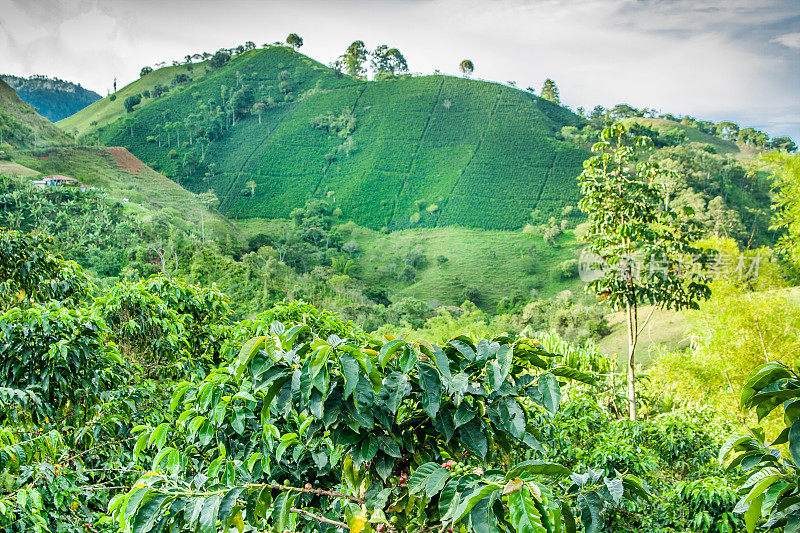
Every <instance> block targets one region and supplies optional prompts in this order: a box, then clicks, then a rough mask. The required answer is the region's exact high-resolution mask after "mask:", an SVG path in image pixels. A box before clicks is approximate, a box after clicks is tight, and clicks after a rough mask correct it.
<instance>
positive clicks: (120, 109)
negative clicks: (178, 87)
mask: <svg viewBox="0 0 800 533" xmlns="http://www.w3.org/2000/svg"><path fill="white" fill-rule="evenodd" d="M188 72H189V69H188V67H187V66H186V65H179V66H171V67H164V68H161V69H158V70H156V71H154V72H151V73H150V74H149V75H148V76H146V77H143V78H141V79H139V80H137V81H136V82H134V83H131V84H130V85H126V86H125V87H123V88H121V89H120V90H118V91H117V92H115V93H114V94H113V95H108V96H106V97H105V98H102V99H100V100H98V101H96V102H94V103H92V105H90V106H88V107H86V108H84V109H82V110H81V111H80V112H78V113H75V114H73V115H71V116H68V117H66V118H64V119H63V120H60V121H58V126H59V127H60V128H61V129H63V130H64V131H68V132H70V133H73V134H74V135H76V136H77V137H78V138H81V137H82V136H84V135H85V134H87V133H89V132H90V131H91V130H94V129H95V127H96V126H104V125H106V124H110V123H111V122H113V121H115V120H117V119H118V118H120V117H122V116H124V115H125V99H126V98H127V97H128V96H132V95H134V94H140V93H142V92H145V91H152V90H153V89H154V88H155V87H156V86H157V85H159V84H161V85H169V84H170V82H171V81H172V80H173V79H174V78H175V76H177V75H178V74H187V73H188Z"/></svg>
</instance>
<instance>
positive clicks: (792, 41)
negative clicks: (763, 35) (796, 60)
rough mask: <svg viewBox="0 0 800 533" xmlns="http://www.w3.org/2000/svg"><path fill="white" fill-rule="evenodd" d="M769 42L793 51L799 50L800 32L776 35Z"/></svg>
mask: <svg viewBox="0 0 800 533" xmlns="http://www.w3.org/2000/svg"><path fill="white" fill-rule="evenodd" d="M770 42H771V43H778V44H782V45H783V46H785V47H787V48H793V49H794V50H800V31H797V32H794V33H784V34H783V35H778V36H777V37H775V38H774V39H772V40H771V41H770Z"/></svg>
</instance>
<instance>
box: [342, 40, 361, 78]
mask: <svg viewBox="0 0 800 533" xmlns="http://www.w3.org/2000/svg"><path fill="white" fill-rule="evenodd" d="M366 60H367V48H366V46H364V41H354V42H353V43H352V44H351V45H350V46H348V47H347V50H346V51H345V53H344V55H342V56H341V61H342V66H343V67H344V71H345V72H346V73H347V74H349V75H351V76H353V77H360V76H363V75H364V73H365V72H366V69H365V68H364V62H365V61H366Z"/></svg>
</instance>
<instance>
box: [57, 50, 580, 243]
mask: <svg viewBox="0 0 800 533" xmlns="http://www.w3.org/2000/svg"><path fill="white" fill-rule="evenodd" d="M198 70H202V69H201V68H199V67H196V68H195V72H198ZM282 71H287V72H289V73H290V75H291V78H290V83H291V84H292V90H293V93H294V95H295V97H296V101H295V102H291V103H286V104H281V105H279V106H277V107H276V108H274V109H272V110H269V111H268V112H267V113H265V114H264V115H263V117H262V123H261V124H259V123H258V120H257V118H255V117H251V118H248V119H245V120H243V121H241V122H240V124H239V125H237V126H236V127H235V128H233V130H232V131H230V132H229V133H228V134H227V136H226V138H225V139H224V140H223V141H222V142H215V143H212V144H211V146H210V147H209V149H208V151H207V154H206V159H207V161H215V162H217V164H218V165H219V170H220V172H219V175H218V176H215V177H213V178H211V179H210V181H209V182H208V183H206V182H200V180H196V181H195V183H196V184H195V185H194V188H195V189H196V190H198V191H200V190H205V188H207V187H209V186H210V187H212V188H213V189H214V190H215V191H216V192H217V194H218V195H219V196H220V199H221V201H222V203H221V207H220V209H221V210H222V211H223V212H225V213H227V214H229V215H230V216H233V217H236V218H247V217H253V216H262V217H280V216H287V215H288V213H289V211H291V209H292V208H294V207H296V206H298V205H302V203H303V202H304V201H305V199H306V198H308V197H309V196H312V195H314V194H320V193H324V192H327V191H333V192H334V193H335V194H336V198H337V201H339V204H340V205H341V206H342V208H343V210H344V214H345V217H346V218H352V219H353V220H355V221H356V222H358V223H359V224H362V225H366V226H369V227H372V228H373V229H377V228H380V227H381V226H384V225H386V226H388V227H389V228H391V229H402V228H407V227H409V226H411V225H412V224H411V222H410V221H409V217H410V216H411V215H412V214H413V213H415V212H416V211H417V208H416V207H415V205H414V201H415V200H424V201H426V202H429V203H434V204H436V205H437V206H438V207H439V210H438V211H437V212H435V213H433V214H431V213H428V212H427V211H424V212H422V213H421V215H422V220H421V222H420V223H419V225H422V226H434V225H438V226H447V225H453V224H461V225H466V226H472V227H483V228H491V229H516V228H519V227H521V226H522V225H524V223H525V222H526V221H527V218H528V214H529V213H530V212H531V211H532V210H533V209H534V208H539V209H540V210H541V211H542V212H543V213H544V214H545V215H547V216H549V215H555V216H558V213H559V212H560V210H561V208H562V207H563V206H564V205H567V204H574V203H575V202H576V200H577V194H578V190H577V185H576V183H575V181H574V178H575V176H576V175H577V174H578V173H579V172H580V168H581V163H582V161H583V159H584V158H585V156H586V153H585V152H584V151H583V150H581V149H579V148H577V147H575V146H573V145H572V144H569V143H565V142H561V141H557V140H556V139H555V132H557V131H559V130H560V128H561V127H562V126H563V125H566V124H577V123H578V122H579V121H580V119H579V118H578V117H576V116H575V115H574V114H572V113H570V112H569V111H568V110H566V109H564V108H560V107H558V106H555V105H553V104H551V103H549V102H546V101H543V100H540V99H538V98H536V97H534V96H532V95H530V94H527V93H524V92H521V91H518V90H516V89H512V88H509V87H505V86H502V85H498V84H493V83H486V82H480V81H470V80H464V79H461V78H452V77H444V76H425V77H418V78H411V79H401V80H391V81H384V82H363V81H359V80H355V79H352V78H349V77H343V78H337V77H336V76H334V74H333V72H332V71H331V70H330V69H328V68H327V67H324V66H322V65H320V64H319V63H316V62H314V61H312V60H311V59H309V58H307V57H305V56H302V55H301V54H298V53H296V52H293V51H291V50H289V49H286V48H272V49H268V50H256V51H252V52H248V53H245V54H243V55H241V56H239V57H237V58H235V59H234V60H232V61H231V62H230V63H229V64H228V65H226V66H225V67H223V68H221V69H219V70H216V71H213V72H211V73H209V74H207V75H204V76H202V77H200V78H198V79H197V80H196V81H195V82H193V83H191V84H189V85H188V86H186V87H185V88H180V89H177V90H174V91H173V92H171V93H170V94H168V95H166V96H164V97H162V98H159V99H156V100H147V101H146V102H144V103H143V104H142V106H141V108H140V109H138V110H136V111H135V112H134V113H133V118H134V119H135V120H136V121H137V126H135V127H134V135H133V136H132V137H131V136H130V132H129V131H128V132H126V131H125V128H124V127H123V125H122V124H121V123H119V122H117V123H115V124H112V125H111V126H110V127H108V128H106V129H104V130H103V132H102V134H101V139H102V140H103V141H104V142H105V143H106V144H124V145H128V146H130V148H131V151H132V152H133V153H135V154H136V155H138V156H139V157H141V158H142V159H143V160H145V161H147V162H148V163H152V164H154V165H156V168H157V169H158V170H162V171H163V172H164V173H166V174H167V175H181V174H180V173H181V171H180V168H179V162H180V161H181V160H182V157H181V156H180V155H179V157H177V158H175V159H170V158H169V157H168V153H169V151H170V149H172V148H174V143H173V146H171V147H167V146H164V147H162V148H158V146H157V144H155V143H147V142H146V137H147V136H148V135H153V134H154V133H155V127H156V125H157V124H159V123H161V122H162V121H163V120H164V118H163V115H162V112H164V111H167V112H168V115H169V120H170V121H176V119H180V118H182V117H185V116H187V115H188V114H190V113H194V112H196V111H197V109H198V108H199V105H200V103H202V102H207V101H208V99H211V98H214V99H217V100H219V95H220V86H221V85H225V86H227V87H236V83H237V77H236V73H237V72H238V73H240V76H241V79H242V83H248V84H250V85H252V86H254V87H258V86H261V87H262V88H263V90H262V95H263V96H264V97H266V96H271V95H274V96H276V97H279V96H280V93H279V92H278V91H277V88H276V87H277V86H278V84H279V81H278V75H279V73H280V72H282ZM159 73H160V71H157V72H156V73H154V74H159ZM152 75H153V74H151V75H148V76H147V77H145V79H147V78H148V77H149V76H152ZM137 83H140V82H137ZM317 84H319V85H318V87H320V88H321V89H322V91H320V92H317V93H316V94H313V95H308V96H306V97H305V98H300V95H303V93H305V92H306V91H308V90H309V89H312V88H313V87H315V86H316V85H317ZM134 85H136V84H134ZM139 90H141V88H140V87H139V86H136V87H134V88H132V89H130V90H129V89H128V88H126V89H125V91H126V92H138V91H139ZM120 98H121V97H120ZM99 104H100V103H98V104H94V105H93V106H90V107H89V108H87V109H86V110H84V111H82V112H80V113H78V114H76V115H75V116H74V117H71V118H70V119H68V120H69V121H71V122H70V123H67V121H64V122H62V123H61V124H62V125H64V126H65V127H70V125H72V126H73V127H75V125H76V124H78V122H80V123H81V125H80V126H79V127H78V129H81V128H85V127H86V124H87V123H88V122H89V121H90V119H91V118H92V117H93V116H95V113H96V110H98V109H99ZM96 106H97V108H96ZM94 108H96V109H94ZM344 108H349V109H351V110H352V111H353V112H354V113H355V115H356V117H357V120H358V125H357V128H356V131H355V133H354V134H353V140H354V141H355V144H356V146H357V150H356V152H355V153H354V154H353V155H351V156H350V157H345V156H341V157H339V158H338V159H337V160H336V161H334V162H333V163H332V164H330V165H329V164H328V163H327V162H326V160H325V154H326V153H328V152H331V151H332V150H334V149H335V148H336V146H338V145H339V144H340V143H341V139H339V138H338V137H334V138H330V137H329V136H328V135H327V133H325V132H323V131H320V130H316V129H313V128H312V127H311V126H310V125H309V122H310V120H311V119H312V118H314V117H316V116H319V115H324V114H327V113H328V112H333V113H335V114H338V113H339V112H341V110H342V109H344ZM95 119H96V118H95ZM185 138H186V136H185V135H184V137H183V139H185ZM173 139H174V137H173ZM189 149H191V148H189ZM184 151H185V150H184ZM251 179H252V180H254V181H255V182H256V191H255V195H254V196H253V197H247V196H244V195H243V194H242V190H243V189H244V188H245V183H247V181H249V180H251ZM189 186H190V187H192V185H189Z"/></svg>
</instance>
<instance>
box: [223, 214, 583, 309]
mask: <svg viewBox="0 0 800 533" xmlns="http://www.w3.org/2000/svg"><path fill="white" fill-rule="evenodd" d="M286 223H288V224H292V223H291V222H289V221H285V220H282V219H272V220H266V219H248V220H237V221H235V224H236V226H237V227H238V228H239V229H241V231H242V233H243V234H244V235H245V236H252V235H256V234H258V233H260V232H265V231H266V232H269V229H270V228H271V230H273V231H275V230H277V228H279V227H280V225H281V224H286ZM345 226H346V227H345V228H344V229H346V230H347V232H348V233H350V235H351V238H352V240H355V241H356V243H358V248H359V252H357V253H355V254H354V256H353V259H354V262H355V263H356V265H357V266H358V268H359V272H358V277H359V278H361V279H362V280H363V281H364V283H365V285H367V286H368V287H371V288H373V289H386V290H388V292H389V293H390V294H394V295H395V297H394V299H397V298H398V297H403V296H414V297H416V298H419V299H421V300H423V301H425V302H427V303H429V304H430V305H431V306H434V307H436V306H439V305H460V304H462V303H463V302H464V288H466V287H474V288H477V289H478V290H479V293H480V294H481V300H480V301H479V302H476V303H478V304H479V305H480V307H481V308H483V309H484V310H487V311H490V312H494V311H495V309H496V308H497V304H498V303H499V302H500V300H502V299H503V298H505V297H511V296H515V295H517V294H521V295H524V296H525V297H526V299H530V298H531V297H532V296H533V294H532V292H533V291H534V290H535V292H536V295H538V296H539V297H545V298H546V297H552V296H555V295H556V294H558V293H559V292H561V291H563V290H565V289H569V290H572V291H573V292H576V293H582V292H583V284H582V282H581V281H580V280H577V279H573V280H563V281H562V280H560V279H558V278H556V277H555V276H554V275H553V271H554V270H555V269H556V268H557V267H558V266H559V264H560V263H561V262H563V261H566V260H568V259H576V258H577V256H578V252H579V249H580V245H579V244H578V243H577V242H576V240H575V236H574V234H573V232H572V231H567V232H566V233H565V234H564V235H563V236H562V237H561V238H560V239H559V244H558V246H557V247H554V246H550V245H548V244H546V243H545V242H544V241H543V240H542V238H541V236H540V235H535V234H529V233H523V232H520V231H516V232H511V231H496V230H480V229H470V228H460V227H446V228H415V229H407V230H401V231H395V232H392V233H390V234H383V233H380V232H377V231H373V230H370V229H367V228H363V227H358V226H355V225H353V224H346V225H345ZM410 250H419V251H421V252H423V253H424V254H425V255H426V257H427V260H428V265H427V267H425V268H423V269H422V270H421V271H419V272H418V273H417V277H416V279H415V281H414V283H412V284H410V285H409V284H407V283H405V282H400V281H397V279H396V276H395V275H394V274H392V273H387V272H386V270H387V268H386V267H387V266H388V265H392V264H394V265H395V266H396V267H397V269H399V268H400V267H402V265H403V259H404V257H405V255H406V253H407V252H409V251H410ZM440 255H443V256H445V257H447V259H448V261H447V262H446V263H445V264H444V265H439V264H438V262H437V257H438V256H440Z"/></svg>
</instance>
